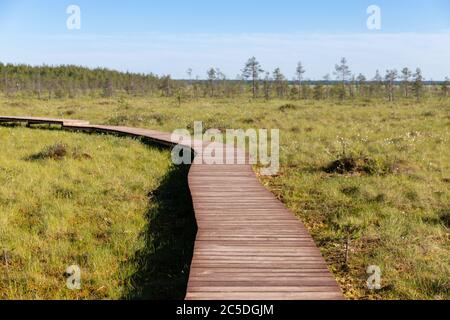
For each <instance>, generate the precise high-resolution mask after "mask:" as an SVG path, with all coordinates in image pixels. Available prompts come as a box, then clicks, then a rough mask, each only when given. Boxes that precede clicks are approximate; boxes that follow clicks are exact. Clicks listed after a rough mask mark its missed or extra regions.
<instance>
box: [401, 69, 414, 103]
mask: <svg viewBox="0 0 450 320" xmlns="http://www.w3.org/2000/svg"><path fill="white" fill-rule="evenodd" d="M411 76H412V72H411V71H410V70H409V69H408V68H403V69H402V75H401V78H402V87H403V93H404V97H405V98H408V97H409V86H410V83H409V80H410V79H411Z"/></svg>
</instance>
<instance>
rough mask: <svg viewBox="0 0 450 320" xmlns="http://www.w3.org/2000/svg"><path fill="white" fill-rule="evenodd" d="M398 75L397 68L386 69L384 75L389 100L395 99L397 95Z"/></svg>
mask: <svg viewBox="0 0 450 320" xmlns="http://www.w3.org/2000/svg"><path fill="white" fill-rule="evenodd" d="M397 77H398V72H397V70H395V69H393V70H386V76H385V77H384V79H385V81H386V91H387V96H388V99H389V101H394V97H395V80H396V79H397Z"/></svg>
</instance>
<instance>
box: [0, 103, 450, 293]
mask: <svg viewBox="0 0 450 320" xmlns="http://www.w3.org/2000/svg"><path fill="white" fill-rule="evenodd" d="M0 114H5V115H34V116H54V117H67V118H79V119H85V120H90V121H91V122H93V123H100V124H113V125H130V126H136V127H146V128H152V129H158V130H163V131H171V130H173V129H176V128H192V125H193V122H194V121H199V120H203V121H204V122H205V127H215V128H234V129H237V128H243V129H245V128H278V129H280V133H281V171H280V173H279V175H277V176H275V177H266V178H261V179H262V182H263V183H264V184H265V185H266V186H267V187H268V188H269V189H270V190H272V191H273V192H274V193H275V194H276V195H277V197H279V199H280V200H282V201H283V202H284V203H285V204H286V205H287V206H288V207H289V208H290V209H292V211H293V212H294V213H295V214H296V215H297V216H298V217H299V219H301V220H302V221H303V222H304V223H305V225H306V226H307V227H308V228H309V230H310V231H311V233H312V235H313V237H314V239H315V241H316V243H317V244H318V246H319V247H320V249H321V251H322V253H323V255H324V256H325V258H326V260H327V262H328V264H329V266H330V270H331V271H332V272H333V273H334V274H335V276H336V278H337V280H338V281H339V283H340V284H341V286H342V288H343V290H344V292H345V294H346V296H347V297H349V298H355V299H449V298H450V293H449V289H450V284H449V282H450V270H449V254H448V248H449V245H450V243H449V232H448V224H449V223H448V221H449V214H450V205H449V203H450V188H449V181H450V157H449V140H450V131H449V128H450V101H449V100H447V101H441V100H427V101H424V102H421V103H415V102H411V101H399V102H395V103H387V102H385V101H375V100H374V101H359V100H356V101H344V102H332V101H326V102H325V101H280V100H272V101H269V102H265V101H262V100H256V101H253V100H246V99H237V100H233V99H215V100H209V99H201V100H197V101H185V102H184V103H183V104H182V105H181V106H178V102H177V101H176V100H175V99H173V100H172V99H162V98H115V99H93V98H82V99H77V100H53V101H37V100H31V99H9V100H8V99H2V100H0ZM343 159H350V160H352V161H353V162H354V163H355V166H354V167H353V168H350V170H333V167H332V166H331V167H330V165H332V164H333V163H336V161H339V160H343ZM327 167H328V169H329V170H326V168H327ZM330 168H331V169H330ZM347 238H349V239H350V241H349V259H348V261H347V262H345V260H344V257H345V243H346V241H347ZM369 265H378V266H380V267H381V269H382V273H383V274H382V286H383V289H382V290H380V291H369V290H368V289H366V286H365V281H366V279H367V277H368V275H366V273H365V272H366V268H367V267H368V266H369Z"/></svg>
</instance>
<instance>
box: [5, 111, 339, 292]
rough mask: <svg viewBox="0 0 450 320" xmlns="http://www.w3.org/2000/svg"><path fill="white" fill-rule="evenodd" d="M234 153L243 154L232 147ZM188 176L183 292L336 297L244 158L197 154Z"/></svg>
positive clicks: (295, 227) (84, 126) (307, 244)
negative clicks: (188, 242)
mask: <svg viewBox="0 0 450 320" xmlns="http://www.w3.org/2000/svg"><path fill="white" fill-rule="evenodd" d="M0 122H28V123H30V124H36V123H56V124H61V125H62V127H63V128H65V129H71V130H87V131H96V132H107V133H118V134H125V135H130V136H135V137H145V138H148V139H151V140H153V141H154V142H157V143H162V144H166V145H173V142H172V141H171V134H169V133H162V132H157V131H152V130H147V129H137V128H129V127H117V126H98V125H90V124H89V123H88V122H86V121H81V120H62V119H47V118H25V117H0ZM197 143H198V142H197ZM198 146H202V143H201V142H200V144H197V147H196V146H195V144H194V146H192V148H193V150H194V151H195V152H197V157H200V156H201V150H200V149H201V148H199V147H198ZM203 146H204V145H203ZM236 158H238V159H240V160H242V159H246V158H247V157H246V155H245V154H244V153H242V152H241V151H240V150H237V156H236ZM188 180H189V181H188V183H189V188H190V191H191V195H192V201H193V206H194V211H195V216H196V220H197V225H198V234H197V238H196V241H195V250H194V255H193V259H192V264H191V270H190V275H189V283H188V288H187V294H186V299H188V300H196V299H200V300H227V299H238V300H265V299H269V300H283V299H291V300H304V299H314V300H316V299H327V300H328V299H343V295H342V292H341V289H340V288H339V286H338V285H337V283H336V281H335V279H334V278H333V277H332V275H331V273H330V272H329V270H328V268H327V265H326V263H325V261H324V259H323V257H322V256H321V254H320V251H319V249H318V248H317V246H316V245H315V243H314V241H313V239H312V238H311V236H310V234H309V232H308V231H307V230H306V228H305V227H304V226H303V224H302V223H301V222H300V221H299V220H298V219H297V218H296V217H295V216H294V215H293V213H292V212H290V211H289V210H288V209H286V207H285V206H284V205H283V204H282V203H281V202H280V201H278V200H277V199H276V198H275V197H274V195H273V194H272V193H271V192H269V191H268V190H267V189H266V188H265V187H264V186H262V185H261V184H260V183H259V181H258V179H257V177H256V175H255V173H254V172H253V169H252V166H251V165H250V164H227V165H217V164H205V162H204V161H200V162H199V163H194V164H193V165H192V166H191V169H190V172H189V179H188Z"/></svg>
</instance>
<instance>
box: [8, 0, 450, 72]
mask: <svg viewBox="0 0 450 320" xmlns="http://www.w3.org/2000/svg"><path fill="white" fill-rule="evenodd" d="M71 4H75V5H78V6H79V7H80V8H81V30H68V29H67V27H66V20H67V18H68V14H67V13H66V8H67V7H68V6H69V5H71ZM372 4H374V5H377V6H379V7H380V8H381V30H375V31H374V30H368V28H367V26H366V20H367V18H368V14H367V13H366V10H367V7H368V6H369V5H372ZM253 55H254V56H256V57H257V58H258V59H259V60H260V62H261V63H262V65H263V68H265V69H266V70H269V71H270V70H273V69H274V68H275V67H277V66H280V67H281V68H282V70H283V71H284V72H285V74H286V75H287V76H288V77H289V78H291V77H292V76H293V74H294V71H295V65H296V63H297V61H299V60H301V61H303V64H304V65H305V67H306V69H307V74H306V77H308V78H311V79H321V78H322V77H323V76H324V75H325V74H326V73H332V70H333V66H334V64H335V63H336V62H337V61H338V60H339V58H340V57H341V56H346V57H347V58H348V60H349V63H350V66H351V69H352V71H353V72H354V73H359V72H362V73H365V74H367V75H368V76H369V77H371V76H373V74H374V73H375V70H376V69H380V70H382V71H383V72H384V70H385V69H388V68H398V69H400V68H402V67H404V66H408V67H410V68H415V67H416V66H420V67H421V68H422V69H423V71H424V73H425V76H426V77H427V79H435V80H438V79H443V78H444V77H445V76H450V1H448V0H428V1H426V0H408V1H407V0H372V1H365V0H345V1H344V0H342V1H336V0H334V1H332V0H316V1H300V0H297V1H294V0H292V1H289V0H278V1H275V0H240V1H238V0H228V1H225V0H209V1H206V0H190V1H187V0H185V1H181V0H164V1H144V0H128V1H119V0H115V1H114V0H110V1H106V0H97V1H94V0H72V1H65V0H58V1H54V0H53V1H52V0H0V61H2V62H14V63H30V64H42V63H46V64H66V63H67V64H68V63H71V64H79V65H86V66H90V67H95V66H105V67H110V68H115V69H120V70H124V71H125V70H129V71H136V72H154V73H158V74H172V75H173V76H174V77H175V78H183V77H186V70H187V69H188V68H192V69H193V70H194V75H198V76H199V77H204V75H205V70H206V69H207V68H208V67H211V66H214V67H219V68H220V69H221V70H222V71H223V72H224V73H225V74H226V75H227V76H228V77H229V78H235V77H236V75H237V74H238V73H239V71H240V69H241V68H242V65H243V63H244V62H245V60H246V59H247V58H248V57H250V56H253Z"/></svg>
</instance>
